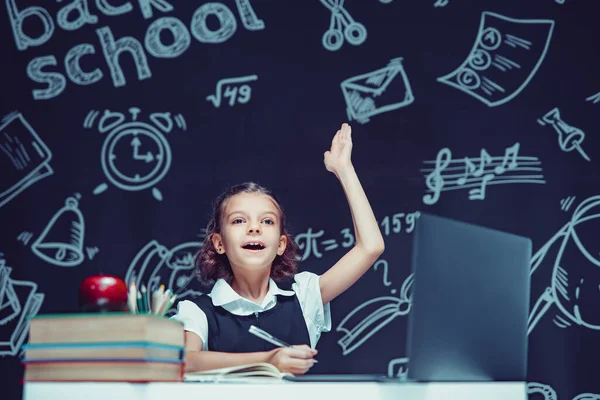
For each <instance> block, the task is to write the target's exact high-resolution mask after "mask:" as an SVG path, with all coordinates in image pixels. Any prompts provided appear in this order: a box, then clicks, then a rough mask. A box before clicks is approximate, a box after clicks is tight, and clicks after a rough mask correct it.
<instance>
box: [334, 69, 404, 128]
mask: <svg viewBox="0 0 600 400" xmlns="http://www.w3.org/2000/svg"><path fill="white" fill-rule="evenodd" d="M402 60H403V58H402V57H399V58H394V59H392V60H391V61H390V62H389V63H388V65H387V66H385V67H383V68H380V69H378V70H375V71H372V72H367V73H365V74H361V75H358V76H355V77H352V78H348V79H346V80H344V81H343V82H342V83H341V87H342V93H343V95H344V100H345V101H346V112H347V114H348V119H350V120H356V121H357V122H359V123H362V124H364V123H367V122H369V118H370V117H372V116H374V115H377V114H381V113H384V112H388V111H392V110H397V109H399V108H402V107H406V106H407V105H409V104H411V103H412V102H413V101H414V99H415V98H414V95H413V91H412V89H411V86H410V82H409V81H408V76H407V75H406V72H405V71H404V66H403V65H402Z"/></svg>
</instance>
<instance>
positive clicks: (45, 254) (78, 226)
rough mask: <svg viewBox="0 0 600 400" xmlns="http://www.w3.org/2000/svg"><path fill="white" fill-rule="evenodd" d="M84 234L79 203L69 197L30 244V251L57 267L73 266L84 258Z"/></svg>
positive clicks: (83, 223)
mask: <svg viewBox="0 0 600 400" xmlns="http://www.w3.org/2000/svg"><path fill="white" fill-rule="evenodd" d="M84 236H85V219H84V217H83V214H82V213H81V211H80V210H79V203H78V202H77V199H76V198H75V197H69V198H67V200H66V201H65V205H64V206H63V207H62V208H61V209H60V210H58V211H57V212H56V213H55V214H54V215H53V216H52V218H51V219H50V221H49V222H48V224H47V225H46V227H45V228H44V230H43V231H42V233H41V234H40V235H39V236H38V238H37V239H36V240H35V242H34V243H33V244H32V245H31V251H33V253H34V254H35V255H36V256H38V257H39V258H41V259H42V260H44V261H46V262H49V263H50V264H53V265H56V266H58V267H75V266H77V265H79V264H81V263H82V262H83V260H84V259H85V254H84V252H83V244H84V243H83V242H84Z"/></svg>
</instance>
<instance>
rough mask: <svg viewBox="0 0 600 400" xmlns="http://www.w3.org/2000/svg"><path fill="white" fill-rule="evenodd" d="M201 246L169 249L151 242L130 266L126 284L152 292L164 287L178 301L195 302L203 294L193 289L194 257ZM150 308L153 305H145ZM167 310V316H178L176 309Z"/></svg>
mask: <svg viewBox="0 0 600 400" xmlns="http://www.w3.org/2000/svg"><path fill="white" fill-rule="evenodd" d="M201 245H202V243H201V242H196V241H191V242H184V243H180V244H178V245H177V246H175V247H173V248H168V247H166V246H164V245H163V244H161V243H159V242H158V241H157V240H151V241H150V242H148V243H147V244H146V245H145V246H143V247H142V248H141V249H140V250H139V251H138V253H137V254H136V256H135V257H134V259H133V260H132V261H131V263H130V264H129V268H128V269H127V273H126V275H125V282H127V284H128V285H129V284H130V283H131V282H135V284H136V286H137V287H142V286H145V287H146V289H147V290H149V291H153V290H155V289H158V287H159V286H160V285H165V290H166V289H168V290H170V291H171V293H172V294H175V295H176V296H177V300H178V301H181V300H190V301H195V299H197V298H198V297H199V296H201V295H202V292H200V291H198V290H196V288H195V287H194V281H195V265H194V256H195V254H196V253H197V252H198V250H200V246H201ZM146 306H147V307H149V306H150V304H146ZM173 307H176V305H175V304H174V305H173ZM173 307H172V308H171V309H169V310H167V315H172V314H174V313H175V311H176V310H175V308H173Z"/></svg>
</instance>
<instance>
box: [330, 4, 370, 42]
mask: <svg viewBox="0 0 600 400" xmlns="http://www.w3.org/2000/svg"><path fill="white" fill-rule="evenodd" d="M320 1H321V3H322V4H323V5H324V6H325V7H327V8H328V9H329V10H330V11H331V22H330V23H329V29H328V30H327V31H326V32H325V33H324V34H323V39H322V43H323V47H325V49H327V50H329V51H336V50H339V49H340V48H341V47H342V45H343V44H344V39H346V41H348V43H350V44H351V45H354V46H358V45H360V44H362V43H363V42H364V41H365V40H366V39H367V28H365V26H364V25H363V24H361V23H360V22H356V21H354V19H353V18H352V16H351V15H350V13H349V12H348V11H347V10H346V9H345V8H344V2H345V0H320Z"/></svg>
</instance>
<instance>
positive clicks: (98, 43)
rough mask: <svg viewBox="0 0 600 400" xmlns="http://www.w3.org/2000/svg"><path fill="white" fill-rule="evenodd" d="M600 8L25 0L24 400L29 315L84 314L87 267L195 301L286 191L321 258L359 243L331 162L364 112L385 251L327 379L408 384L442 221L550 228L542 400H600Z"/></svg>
mask: <svg viewBox="0 0 600 400" xmlns="http://www.w3.org/2000/svg"><path fill="white" fill-rule="evenodd" d="M596 3H597V2H593V1H575V0H562V1H561V0H532V1H527V2H524V1H521V0H503V1H496V0H486V1H481V0H478V1H466V0H460V1H459V0H449V1H448V0H437V1H434V0H420V1H412V2H409V1H401V0H387V1H384V0H360V1H359V0H348V1H345V2H344V1H343V0H337V1H335V0H322V1H318V0H312V1H306V0H305V1H295V2H293V1H267V0H236V1H234V0H219V2H210V3H209V2H204V1H183V0H181V1H177V2H176V1H174V0H170V1H166V0H138V1H135V0H130V1H127V2H126V1H116V0H115V1H112V2H111V1H106V0H96V1H91V0H90V1H85V0H81V1H63V2H60V3H59V2H46V1H44V2H42V1H40V0H37V1H28V0H7V1H6V2H5V3H4V4H5V7H4V12H3V13H2V16H1V17H0V18H1V20H3V21H4V22H3V23H0V46H1V47H0V48H1V49H2V52H3V54H4V57H3V61H2V67H1V68H2V75H1V79H2V86H1V87H2V99H1V107H0V113H1V114H2V115H5V118H4V120H3V122H2V123H1V125H0V131H1V132H0V145H1V147H0V150H2V152H0V160H1V161H0V165H1V167H0V168H1V169H0V171H1V173H0V227H1V229H0V252H1V253H2V256H1V258H0V355H1V356H2V358H0V370H1V371H3V373H2V378H1V379H2V381H1V382H2V385H3V398H11V399H12V398H15V399H16V398H19V397H20V396H21V383H20V379H21V377H22V373H23V369H22V366H21V364H20V362H19V356H20V346H21V345H22V344H24V343H26V340H27V332H28V331H27V323H26V322H27V321H26V318H27V317H31V316H34V315H36V314H38V313H54V312H73V311H77V291H78V287H79V284H80V282H81V281H82V280H83V279H84V278H85V277H86V276H89V275H93V274H97V273H106V274H115V275H119V276H122V277H131V276H136V277H138V278H139V281H140V282H148V281H149V280H150V279H152V278H155V277H160V280H161V281H162V282H163V283H168V284H169V285H170V286H171V288H173V289H174V290H175V291H176V292H178V293H179V294H180V299H183V298H188V299H190V298H194V297H195V296H198V295H199V294H200V293H201V292H202V289H201V288H199V287H198V286H197V284H196V283H195V282H194V281H191V280H190V276H191V273H192V269H191V264H190V255H191V254H192V253H193V252H194V251H195V250H196V249H197V246H198V243H199V241H200V240H201V238H202V228H203V227H204V226H205V224H206V222H207V218H208V215H209V212H210V205H211V202H212V201H213V199H214V197H215V196H217V195H218V194H219V193H220V192H221V191H222V190H223V189H224V188H226V187H227V186H229V185H231V184H235V183H240V182H244V181H256V182H258V183H260V184H262V185H265V186H268V187H269V188H271V189H273V190H274V191H275V193H277V194H278V196H280V197H281V200H282V203H283V205H284V208H285V210H286V212H287V216H288V218H289V223H290V226H291V231H292V233H293V234H294V235H296V240H297V242H298V243H299V244H300V245H301V246H302V251H303V259H304V261H303V263H302V265H301V269H302V270H308V271H312V272H315V273H323V272H324V271H326V270H327V268H328V267H330V266H331V265H333V264H334V263H335V261H336V260H337V259H338V258H339V257H341V256H342V255H343V254H344V253H345V251H346V250H347V247H348V246H350V245H352V241H353V237H352V221H351V218H350V213H349V209H348V206H347V203H346V200H345V198H344V193H343V191H342V189H341V186H340V185H339V183H338V182H337V180H336V178H335V177H334V176H333V175H332V174H331V173H329V172H327V171H326V169H325V167H324V165H323V152H324V151H325V150H328V148H329V145H330V141H331V138H332V137H333V135H334V133H335V131H336V130H337V129H338V127H339V126H340V124H341V123H342V122H344V121H347V122H349V123H350V124H351V125H352V127H353V139H354V152H353V155H352V156H353V162H354V165H355V167H356V169H357V172H358V174H359V177H360V178H361V181H362V183H363V185H364V188H365V191H366V192H367V194H368V196H369V199H370V201H371V204H372V206H373V209H374V211H375V214H376V217H377V219H378V221H379V223H380V226H381V229H382V232H383V234H384V238H385V241H386V251H385V253H384V254H383V255H382V257H381V258H380V260H378V261H377V263H375V264H374V266H373V267H372V268H371V270H369V271H368V272H367V273H366V274H365V275H364V276H363V277H362V278H361V279H360V281H359V282H358V283H357V284H356V285H355V286H353V287H352V288H351V289H350V290H349V291H347V292H346V293H344V294H343V295H341V296H340V297H338V298H337V299H335V300H334V301H333V302H332V304H331V310H332V315H333V328H332V331H331V332H329V333H327V334H324V335H323V337H322V338H321V341H320V342H319V345H318V348H319V350H320V353H319V360H320V363H319V364H318V366H316V367H315V368H314V369H313V370H314V372H320V373H329V372H332V373H333V372H335V373H345V372H348V373H351V372H354V373H360V372H364V373H387V372H388V369H389V371H390V372H391V373H393V374H402V373H404V372H405V371H406V361H407V360H406V358H405V356H406V353H405V348H404V341H405V331H406V323H407V314H408V313H409V312H410V308H411V283H412V281H411V276H410V269H409V266H410V264H409V262H410V249H411V235H412V231H413V228H414V222H415V219H416V218H418V216H419V212H424V211H426V212H429V213H434V214H438V215H443V216H447V217H451V218H455V219H460V220H463V221H467V222H472V223H476V224H479V225H484V226H488V227H491V228H495V229H500V230H504V231H508V232H513V233H516V234H519V235H524V236H528V237H531V238H532V240H533V243H534V254H535V256H534V259H533V261H532V270H531V271H532V275H531V293H532V297H531V306H532V308H533V307H534V306H535V305H536V304H537V305H538V308H537V309H536V311H535V312H532V316H531V323H530V333H529V339H530V340H529V348H530V351H529V372H528V375H529V376H528V382H529V388H530V398H531V399H536V400H537V399H540V400H541V399H556V398H559V399H561V400H562V399H575V398H577V400H583V399H592V398H594V399H598V398H599V396H600V395H598V394H593V393H600V387H599V384H598V381H597V372H596V371H597V360H598V358H599V357H600V349H599V346H598V341H599V339H600V336H598V330H599V329H600V314H599V313H598V305H599V300H600V292H599V290H598V284H599V283H600V282H599V281H600V273H599V270H598V267H599V266H600V256H599V250H600V249H599V248H598V240H597V235H598V231H599V230H600V229H599V225H598V222H597V221H596V220H597V219H598V218H600V213H599V212H598V207H597V206H598V205H600V188H599V186H598V183H599V179H598V174H597V171H598V159H600V147H599V146H598V145H599V143H600V140H599V139H598V135H597V129H598V124H597V117H598V115H599V113H600V104H598V103H600V81H598V79H597V71H598V70H599V68H600V60H599V57H598V54H599V53H598V51H597V40H596V39H597V38H598V35H599V34H600V27H599V25H598V24H597V18H596V16H597V15H598V11H599V7H598V5H597V4H596ZM594 116H596V119H594ZM501 167H504V169H502V168H501ZM385 306H388V307H387V309H389V308H390V306H391V309H392V310H393V312H392V313H390V314H389V315H388V318H382V319H380V320H379V322H380V323H379V324H375V325H373V326H370V327H369V329H367V330H365V331H363V332H362V333H360V334H353V333H352V328H354V327H356V325H357V324H358V323H360V321H362V320H363V319H364V318H367V317H369V316H373V314H374V313H377V312H381V309H382V307H385ZM172 311H174V310H172ZM172 311H171V312H172ZM473 322H474V323H476V322H477V321H473ZM502 325H503V321H498V329H502ZM6 393H8V395H9V397H5V396H4V394H6Z"/></svg>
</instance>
